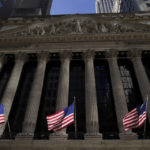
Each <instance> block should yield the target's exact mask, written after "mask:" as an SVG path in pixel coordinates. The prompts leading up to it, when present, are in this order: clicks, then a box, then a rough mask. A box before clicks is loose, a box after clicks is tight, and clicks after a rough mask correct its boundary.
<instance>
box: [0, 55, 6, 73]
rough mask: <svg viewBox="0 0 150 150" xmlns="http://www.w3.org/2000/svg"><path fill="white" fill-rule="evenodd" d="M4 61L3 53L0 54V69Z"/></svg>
mask: <svg viewBox="0 0 150 150" xmlns="http://www.w3.org/2000/svg"><path fill="white" fill-rule="evenodd" d="M5 62H6V58H5V55H4V54H0V71H1V70H2V68H3V65H4V63H5Z"/></svg>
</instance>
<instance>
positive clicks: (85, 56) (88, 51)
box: [83, 50, 95, 61]
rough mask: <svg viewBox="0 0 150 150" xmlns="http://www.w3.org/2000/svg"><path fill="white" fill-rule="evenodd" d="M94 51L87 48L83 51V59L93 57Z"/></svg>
mask: <svg viewBox="0 0 150 150" xmlns="http://www.w3.org/2000/svg"><path fill="white" fill-rule="evenodd" d="M94 56H95V51H94V50H87V51H85V52H84V53H83V57H84V61H86V60H88V59H94Z"/></svg>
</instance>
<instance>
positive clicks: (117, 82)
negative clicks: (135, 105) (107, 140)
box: [107, 50, 137, 139]
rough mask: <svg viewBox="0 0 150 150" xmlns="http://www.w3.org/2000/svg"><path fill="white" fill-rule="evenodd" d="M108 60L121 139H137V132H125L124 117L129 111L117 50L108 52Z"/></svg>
mask: <svg viewBox="0 0 150 150" xmlns="http://www.w3.org/2000/svg"><path fill="white" fill-rule="evenodd" d="M107 61H108V65H109V70H110V78H111V84H112V91H113V97H114V104H115V111H116V116H117V123H118V129H119V136H120V139H136V138H137V136H136V135H135V134H133V133H132V132H131V131H128V132H124V128H123V117H124V116H125V115H126V114H127V113H128V107H127V102H126V97H125V93H124V89H123V84H122V81H121V77H120V71H119V67H118V63H117V52H116V51H114V50H112V52H107Z"/></svg>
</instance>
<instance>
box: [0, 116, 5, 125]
mask: <svg viewBox="0 0 150 150" xmlns="http://www.w3.org/2000/svg"><path fill="white" fill-rule="evenodd" d="M4 122H5V117H4V114H0V124H2V123H4Z"/></svg>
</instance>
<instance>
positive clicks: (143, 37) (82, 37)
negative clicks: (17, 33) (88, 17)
mask: <svg viewBox="0 0 150 150" xmlns="http://www.w3.org/2000/svg"><path fill="white" fill-rule="evenodd" d="M92 41H93V42H99V41H100V42H102V41H114V42H115V41H129V42H131V41H133V42H134V41H147V42H148V41H150V33H124V34H107V33H105V34H75V35H59V36H28V37H13V38H12V37H7V38H0V46H5V45H6V46H7V45H8V44H9V45H8V46H12V45H14V44H19V45H25V44H34V43H63V42H64V43H67V42H92Z"/></svg>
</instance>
